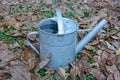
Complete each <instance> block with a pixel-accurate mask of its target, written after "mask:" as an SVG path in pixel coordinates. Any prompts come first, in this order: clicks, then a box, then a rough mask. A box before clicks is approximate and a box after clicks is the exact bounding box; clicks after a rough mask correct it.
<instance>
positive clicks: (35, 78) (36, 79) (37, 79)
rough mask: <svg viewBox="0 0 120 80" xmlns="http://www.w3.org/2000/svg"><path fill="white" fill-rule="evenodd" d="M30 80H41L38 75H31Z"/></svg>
mask: <svg viewBox="0 0 120 80" xmlns="http://www.w3.org/2000/svg"><path fill="white" fill-rule="evenodd" d="M31 80H41V78H40V76H39V75H38V74H32V76H31Z"/></svg>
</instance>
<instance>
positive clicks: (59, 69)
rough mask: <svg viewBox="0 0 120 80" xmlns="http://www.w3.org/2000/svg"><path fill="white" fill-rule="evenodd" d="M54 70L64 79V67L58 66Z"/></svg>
mask: <svg viewBox="0 0 120 80" xmlns="http://www.w3.org/2000/svg"><path fill="white" fill-rule="evenodd" d="M56 71H57V73H58V74H59V76H60V77H61V78H62V79H65V69H64V68H61V67H59V68H58V69H57V70H56Z"/></svg>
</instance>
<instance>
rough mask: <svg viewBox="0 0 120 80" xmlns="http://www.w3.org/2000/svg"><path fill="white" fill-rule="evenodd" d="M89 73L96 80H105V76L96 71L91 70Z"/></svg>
mask: <svg viewBox="0 0 120 80" xmlns="http://www.w3.org/2000/svg"><path fill="white" fill-rule="evenodd" d="M91 72H92V73H93V74H94V75H95V77H96V79H97V80H106V77H105V75H104V74H103V73H102V72H100V71H99V70H98V69H93V70H92V71H91Z"/></svg>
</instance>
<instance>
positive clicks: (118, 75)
mask: <svg viewBox="0 0 120 80" xmlns="http://www.w3.org/2000/svg"><path fill="white" fill-rule="evenodd" d="M114 78H115V80H119V79H120V71H118V70H116V71H115V73H114Z"/></svg>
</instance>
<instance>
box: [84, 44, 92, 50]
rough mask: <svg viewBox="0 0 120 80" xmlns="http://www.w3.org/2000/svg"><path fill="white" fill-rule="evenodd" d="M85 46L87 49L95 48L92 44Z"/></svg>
mask: <svg viewBox="0 0 120 80" xmlns="http://www.w3.org/2000/svg"><path fill="white" fill-rule="evenodd" d="M85 48H86V49H87V50H93V49H94V47H93V46H91V45H86V46H85Z"/></svg>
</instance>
